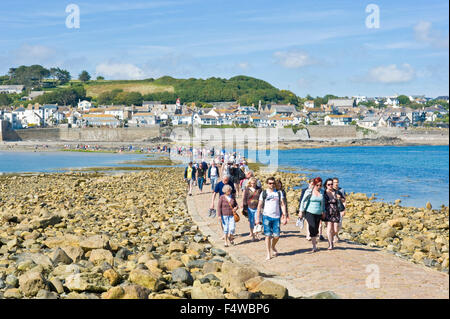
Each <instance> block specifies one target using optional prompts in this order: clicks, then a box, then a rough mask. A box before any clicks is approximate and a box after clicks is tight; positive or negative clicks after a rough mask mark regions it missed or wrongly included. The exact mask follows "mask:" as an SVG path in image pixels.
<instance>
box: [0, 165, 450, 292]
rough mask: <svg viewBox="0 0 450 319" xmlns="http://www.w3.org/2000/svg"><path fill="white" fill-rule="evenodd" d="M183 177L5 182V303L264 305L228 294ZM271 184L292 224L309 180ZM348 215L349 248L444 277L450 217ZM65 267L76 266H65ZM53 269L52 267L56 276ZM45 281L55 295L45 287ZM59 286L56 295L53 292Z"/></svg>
mask: <svg viewBox="0 0 450 319" xmlns="http://www.w3.org/2000/svg"><path fill="white" fill-rule="evenodd" d="M93 171H95V168H94V169H93ZM182 172H183V169H182V168H177V167H170V168H163V167H159V168H151V169H149V170H148V171H146V172H137V173H124V174H113V175H109V174H97V173H92V172H89V173H83V172H76V173H45V174H36V175H34V176H0V180H1V181H2V183H1V184H0V185H2V186H1V187H2V195H1V198H2V200H1V201H0V212H1V219H2V220H3V221H4V223H3V225H2V226H0V237H1V242H0V251H1V252H2V253H3V254H4V256H7V258H6V259H3V258H0V270H2V271H3V270H4V272H5V273H7V274H9V275H13V276H14V277H11V276H10V277H8V282H12V281H11V280H12V279H13V278H15V279H16V280H17V283H16V284H15V288H13V287H11V286H7V288H6V289H0V294H3V296H4V297H7V298H19V299H22V298H30V297H33V296H36V295H37V296H41V297H42V296H44V297H48V298H76V299H77V298H92V299H96V298H102V299H122V298H131V297H132V296H135V297H136V296H137V297H138V298H143V299H147V298H149V299H153V298H155V299H159V298H161V299H173V298H198V297H199V296H200V298H236V297H238V298H250V297H252V298H258V297H257V296H258V295H256V296H255V295H254V292H251V291H248V290H246V289H245V288H242V289H240V290H239V291H237V290H236V291H231V290H229V289H228V288H227V287H229V286H227V280H230V279H229V278H230V276H234V275H233V272H231V273H229V274H228V275H227V274H226V272H227V271H231V270H230V269H236V268H239V267H242V266H239V265H234V266H231V265H230V264H229V263H230V260H231V259H230V256H229V255H228V254H227V253H226V252H225V251H223V250H222V249H219V248H217V247H214V246H212V245H211V243H210V242H209V241H208V237H207V234H202V233H200V232H199V228H198V226H197V225H195V222H193V220H192V219H191V218H190V217H189V216H188V214H187V207H186V205H187V204H186V199H185V183H184V182H183V179H182ZM270 175H272V174H270ZM274 175H275V176H276V177H279V178H281V179H282V180H283V183H284V185H285V188H286V191H287V198H288V201H289V203H290V205H289V212H290V214H291V223H292V222H294V221H295V210H296V208H297V207H296V203H297V202H298V198H299V196H300V194H301V190H300V189H294V186H296V185H299V184H300V183H301V182H305V181H306V179H307V178H306V177H305V176H303V175H302V174H297V173H289V172H276V173H275V174H274ZM256 176H257V177H259V178H260V179H262V180H264V178H265V177H267V176H268V173H264V172H263V170H261V171H259V170H258V171H256ZM55 177H57V178H55ZM19 189H20V194H21V195H20V196H19V197H18V196H17V192H18V191H19ZM150 190H151V191H150ZM169 190H170V191H169ZM99 207H102V209H100V210H99V209H98V208H99ZM347 207H348V212H347V217H345V218H344V222H343V231H342V233H341V238H342V239H343V240H346V241H351V242H358V243H362V244H364V245H367V246H369V247H380V248H382V249H383V250H385V251H387V252H390V253H392V254H394V255H396V256H398V257H400V258H402V259H406V260H409V261H412V262H414V263H418V264H422V265H425V266H427V267H429V268H433V269H436V270H439V271H441V272H444V273H448V208H447V209H446V210H440V211H438V210H427V209H418V208H405V207H401V206H399V205H391V204H387V203H374V202H372V201H371V199H370V198H367V196H366V195H365V194H351V195H350V196H349V205H348V206H347ZM438 212H442V214H438ZM324 234H325V233H324ZM8 256H9V257H8ZM65 256H68V257H65ZM13 257H14V258H13ZM67 258H70V260H72V261H73V264H68V263H70V261H69V259H67ZM47 260H53V263H55V264H54V265H55V266H53V264H52V263H51V262H47ZM66 260H67V261H66ZM105 262H106V263H107V264H108V265H109V266H107V264H105ZM56 265H57V266H56ZM144 266H145V267H144ZM70 267H72V268H73V267H76V269H78V271H79V273H77V272H75V273H73V272H72V268H70ZM180 268H184V269H185V270H186V271H188V272H189V275H187V273H186V271H185V270H179V269H180ZM244 268H245V267H244ZM232 271H234V270H232ZM179 272H180V273H183V274H185V275H186V276H187V277H184V278H192V279H187V280H188V281H187V282H184V283H183V282H178V281H177V279H176V278H178V277H175V276H178V273H179ZM35 273H38V274H39V275H33V276H34V277H32V278H30V280H31V279H33V280H35V279H36V276H37V278H38V279H37V281H38V283H39V285H38V286H39V288H40V290H36V289H34V288H33V287H34V286H33V287H31V286H27V285H26V284H25V283H26V282H27V280H28V276H30V274H35ZM211 273H212V274H213V275H214V276H215V277H212V276H211V275H210V274H211ZM175 274H177V275H175ZM252 275H255V276H257V275H258V274H257V273H256V272H255V273H254V274H252ZM260 275H261V274H260ZM206 276H209V277H208V278H209V279H208V280H206V279H204V278H206ZM261 276H263V275H261ZM227 278H228V279H227ZM47 280H48V281H51V282H52V285H50V286H45V285H44V284H43V283H45V282H46V281H47ZM264 280H269V281H270V278H267V279H264ZM41 283H42V285H41ZM56 286H58V287H59V288H58V289H59V290H56V289H57V288H51V289H50V287H56ZM46 287H47V288H46ZM214 287H215V288H214ZM47 289H50V290H51V291H49V290H47ZM277 289H279V287H278V288H277ZM55 290H56V291H55ZM286 294H287V292H286ZM269 295H270V294H269ZM259 296H260V297H262V296H261V295H259ZM284 296H286V295H284ZM272 297H273V296H272Z"/></svg>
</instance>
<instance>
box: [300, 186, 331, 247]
mask: <svg viewBox="0 0 450 319" xmlns="http://www.w3.org/2000/svg"><path fill="white" fill-rule="evenodd" d="M321 187H322V179H321V178H320V177H316V178H315V179H314V181H313V189H312V190H311V191H310V190H307V192H311V196H307V195H308V194H305V196H304V198H303V200H302V202H301V204H300V214H301V215H303V213H302V212H305V216H300V217H305V218H306V220H307V221H308V230H309V235H310V236H311V243H312V246H313V249H312V252H316V251H317V239H316V237H317V234H318V233H319V225H320V220H321V218H323V217H324V213H325V203H324V196H323V194H322V191H321Z"/></svg>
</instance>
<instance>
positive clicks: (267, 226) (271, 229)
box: [262, 215, 280, 237]
mask: <svg viewBox="0 0 450 319" xmlns="http://www.w3.org/2000/svg"><path fill="white" fill-rule="evenodd" d="M262 219H263V220H262V222H263V226H264V236H272V237H280V218H272V217H268V216H265V215H263V218H262Z"/></svg>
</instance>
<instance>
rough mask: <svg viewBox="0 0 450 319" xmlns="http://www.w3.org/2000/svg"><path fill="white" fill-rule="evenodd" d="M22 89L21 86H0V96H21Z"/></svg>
mask: <svg viewBox="0 0 450 319" xmlns="http://www.w3.org/2000/svg"><path fill="white" fill-rule="evenodd" d="M24 88H25V86H23V85H0V94H21V93H22V92H23V90H24Z"/></svg>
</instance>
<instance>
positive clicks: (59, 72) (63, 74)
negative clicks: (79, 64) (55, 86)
mask: <svg viewBox="0 0 450 319" xmlns="http://www.w3.org/2000/svg"><path fill="white" fill-rule="evenodd" d="M50 74H51V76H53V78H55V79H57V80H58V81H59V84H60V85H63V84H66V83H68V82H69V81H70V79H71V78H72V76H71V75H70V73H69V71H67V70H63V69H60V68H51V69H50Z"/></svg>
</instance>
